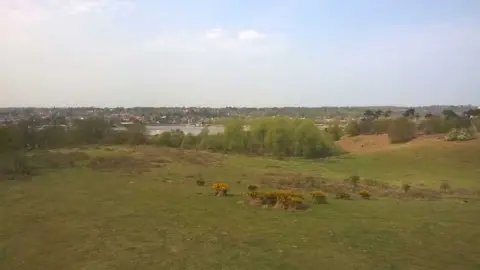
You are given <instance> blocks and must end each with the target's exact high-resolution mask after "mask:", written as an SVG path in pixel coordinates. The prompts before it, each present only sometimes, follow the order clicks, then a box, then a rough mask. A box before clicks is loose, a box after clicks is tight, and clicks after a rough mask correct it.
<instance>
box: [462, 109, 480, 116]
mask: <svg viewBox="0 0 480 270" xmlns="http://www.w3.org/2000/svg"><path fill="white" fill-rule="evenodd" d="M463 114H464V115H465V116H468V117H480V108H477V109H470V110H468V111H466V112H464V113H463Z"/></svg>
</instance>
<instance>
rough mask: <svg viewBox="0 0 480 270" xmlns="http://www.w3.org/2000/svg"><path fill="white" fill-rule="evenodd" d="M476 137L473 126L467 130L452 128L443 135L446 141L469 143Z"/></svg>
mask: <svg viewBox="0 0 480 270" xmlns="http://www.w3.org/2000/svg"><path fill="white" fill-rule="evenodd" d="M476 137H477V130H476V128H475V126H473V125H472V126H471V127H469V128H453V129H452V130H451V131H450V132H448V133H447V134H446V135H445V140H446V141H469V140H473V139H475V138H476Z"/></svg>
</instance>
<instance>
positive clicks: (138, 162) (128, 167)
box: [87, 156, 153, 174]
mask: <svg viewBox="0 0 480 270" xmlns="http://www.w3.org/2000/svg"><path fill="white" fill-rule="evenodd" d="M87 166H88V167H89V168H91V169H93V170H98V171H122V172H126V173H130V174H140V173H144V172H148V171H150V168H151V167H152V166H153V165H152V163H150V162H148V161H146V160H144V159H139V158H136V157H132V156H110V157H96V158H94V159H92V160H91V161H90V162H89V163H88V165H87Z"/></svg>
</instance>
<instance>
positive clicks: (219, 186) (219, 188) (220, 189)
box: [212, 182, 228, 196]
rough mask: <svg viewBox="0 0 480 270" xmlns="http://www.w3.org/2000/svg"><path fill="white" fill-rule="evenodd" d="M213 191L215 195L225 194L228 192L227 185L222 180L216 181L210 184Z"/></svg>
mask: <svg viewBox="0 0 480 270" xmlns="http://www.w3.org/2000/svg"><path fill="white" fill-rule="evenodd" d="M212 188H213V190H214V191H215V196H226V195H227V192H228V185H227V184H226V183H224V182H217V183H215V184H213V185H212Z"/></svg>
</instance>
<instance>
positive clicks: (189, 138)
mask: <svg viewBox="0 0 480 270" xmlns="http://www.w3.org/2000/svg"><path fill="white" fill-rule="evenodd" d="M196 145H197V137H195V136H194V135H193V134H192V133H190V132H189V133H187V135H185V137H183V141H182V145H181V146H180V147H181V148H185V149H192V148H195V146H196Z"/></svg>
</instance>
